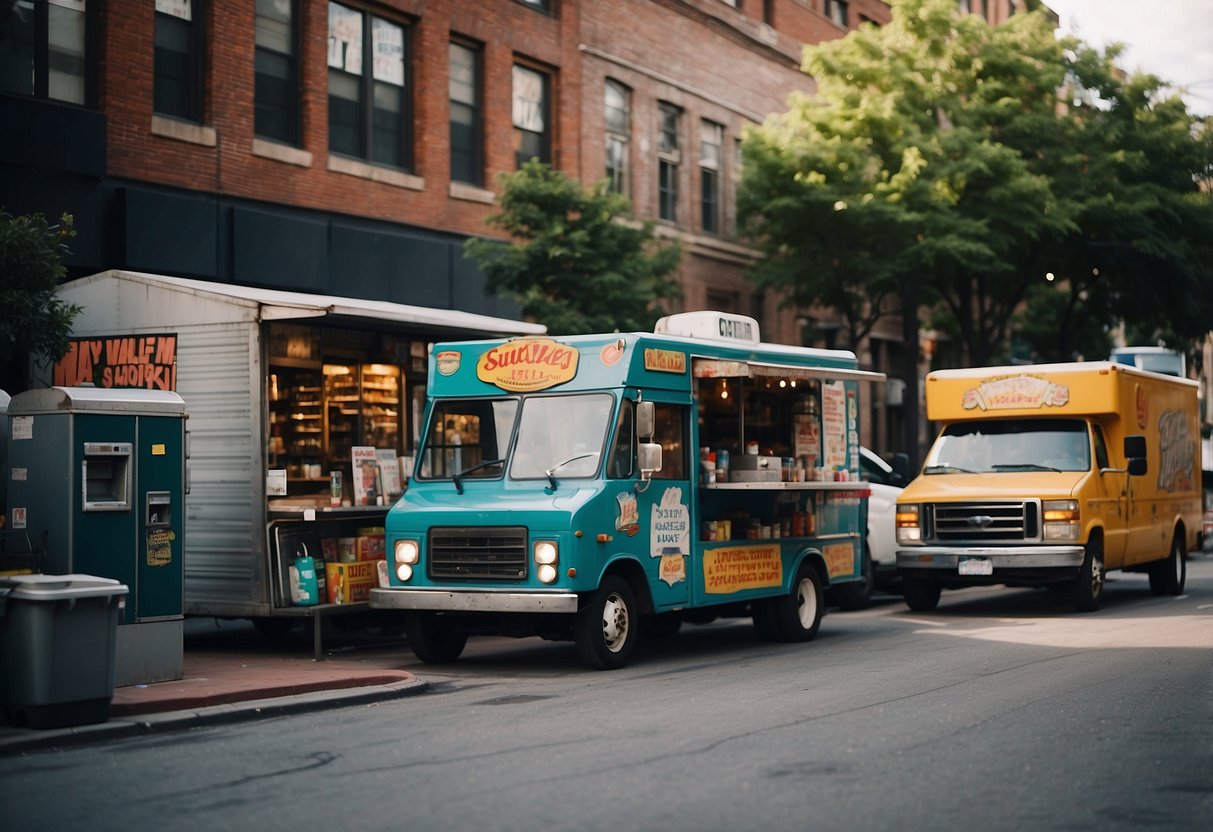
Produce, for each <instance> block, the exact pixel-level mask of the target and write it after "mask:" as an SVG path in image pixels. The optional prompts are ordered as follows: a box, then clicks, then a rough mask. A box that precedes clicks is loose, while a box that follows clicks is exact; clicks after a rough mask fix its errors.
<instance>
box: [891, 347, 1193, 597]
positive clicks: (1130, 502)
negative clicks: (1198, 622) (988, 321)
mask: <svg viewBox="0 0 1213 832" xmlns="http://www.w3.org/2000/svg"><path fill="white" fill-rule="evenodd" d="M1196 394H1197V384H1196V382H1194V381H1189V380H1187V379H1181V378H1174V377H1169V376H1164V375H1161V374H1158V373H1152V372H1147V371H1144V370H1137V369H1134V368H1132V367H1127V366H1125V365H1122V364H1118V363H1113V362H1086V363H1070V364H1042V365H1036V366H1019V367H984V368H977V369H966V370H941V371H937V372H934V373H931V374H930V375H928V376H927V381H926V400H927V418H928V419H930V420H932V421H937V422H940V423H941V428H940V431H939V435H938V437H937V438H936V440H935V443H934V444H933V445H932V447H931V450H930V451H929V452H928V454H927V458H926V460H925V462H924V465H923V469H922V472H921V473H920V475H919V476H918V477H916V478H915V479H914V481H913V482H911V483H910V485H909V486H908V487H907V488H906V489H905V491H904V492H902V494H901V496H900V497H899V498H898V501H897V543H898V551H897V568H898V572H899V573H900V575H901V576H902V580H903V589H904V595H905V601H906V604H907V605H908V606H909V607H910V608H911V609H913V610H917V611H929V610H932V609H934V608H935V606H936V605H937V604H938V603H939V597H940V590H941V589H948V588H955V587H965V586H975V585H983V584H1006V585H1009V586H1050V587H1053V588H1057V589H1060V590H1065V591H1069V592H1070V593H1071V595H1072V597H1073V602H1074V606H1075V608H1076V609H1078V610H1080V611H1090V610H1094V609H1096V608H1097V607H1098V606H1099V602H1100V597H1101V595H1102V593H1103V587H1104V576H1105V573H1106V571H1107V570H1108V569H1123V570H1126V571H1135V572H1147V573H1149V576H1150V589H1151V590H1152V591H1153V592H1154V593H1155V594H1157V595H1178V594H1180V593H1181V592H1183V586H1184V580H1185V578H1186V574H1187V567H1186V563H1185V559H1186V557H1187V552H1188V551H1190V550H1192V549H1195V548H1197V547H1199V546H1200V545H1201V543H1200V537H1201V534H1202V530H1201V492H1200V468H1201V466H1200V446H1199V440H1200V431H1199V426H1198V415H1197V399H1196Z"/></svg>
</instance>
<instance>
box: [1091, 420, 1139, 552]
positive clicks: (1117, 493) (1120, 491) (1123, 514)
mask: <svg viewBox="0 0 1213 832" xmlns="http://www.w3.org/2000/svg"><path fill="white" fill-rule="evenodd" d="M1091 435H1092V440H1093V442H1094V445H1095V475H1096V478H1097V481H1096V483H1095V488H1094V492H1093V495H1094V496H1093V497H1092V498H1091V499H1090V500H1088V504H1087V508H1088V510H1090V511H1091V512H1093V513H1094V515H1095V517H1096V518H1097V519H1099V520H1100V521H1101V523H1102V525H1103V529H1104V544H1103V546H1104V564H1105V565H1106V566H1107V568H1109V569H1118V568H1120V566H1121V565H1122V564H1123V563H1124V557H1125V541H1126V540H1127V539H1128V535H1129V530H1128V494H1127V491H1126V484H1127V482H1128V479H1129V475H1128V474H1127V473H1125V472H1123V471H1120V470H1118V469H1115V468H1112V467H1111V464H1110V462H1109V459H1108V443H1107V439H1106V437H1105V436H1104V432H1103V428H1102V427H1101V426H1100V425H1098V424H1092V425H1091Z"/></svg>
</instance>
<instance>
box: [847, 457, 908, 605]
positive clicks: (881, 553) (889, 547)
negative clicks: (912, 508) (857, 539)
mask: <svg viewBox="0 0 1213 832" xmlns="http://www.w3.org/2000/svg"><path fill="white" fill-rule="evenodd" d="M894 461H895V462H896V463H897V469H894V467H893V466H892V465H890V464H889V463H887V462H885V461H884V460H883V459H881V458H880V456H879V455H878V454H876V453H875V452H874V451H871V450H868V449H867V448H864V447H860V449H859V476H860V478H861V479H863V481H864V482H866V483H868V484H869V485H870V486H871V489H872V495H871V497H869V498H868V536H867V544H866V548H865V550H864V553H863V554H864V567H865V569H866V574H867V579H866V580H864V581H861V582H859V583H856V584H850V585H848V586H845V587H839V588H838V591H837V593H836V595H835V597H834V602H835V603H836V604H837V605H838V607H839V608H840V609H844V610H859V609H863V608H864V607H866V606H868V604H870V603H871V601H872V590H873V589H882V590H896V589H897V532H896V528H895V518H896V514H897V495H898V494H900V493H901V491H902V489H903V488H904V487H905V485H906V483H907V482H908V481H909V475H908V469H909V460H908V458H907V457H906V456H905V454H898V455H897V458H896V459H895V460H894Z"/></svg>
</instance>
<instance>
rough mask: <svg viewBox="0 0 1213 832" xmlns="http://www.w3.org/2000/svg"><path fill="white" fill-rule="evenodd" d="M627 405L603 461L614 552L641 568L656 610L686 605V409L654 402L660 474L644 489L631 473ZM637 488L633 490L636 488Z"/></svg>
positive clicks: (631, 439)
mask: <svg viewBox="0 0 1213 832" xmlns="http://www.w3.org/2000/svg"><path fill="white" fill-rule="evenodd" d="M632 410H633V405H632V403H631V402H630V401H625V402H624V405H623V408H622V409H621V412H620V420H619V425H618V427H617V430H616V438H615V442H614V445H613V450H612V453H611V458H610V459H609V460H608V461H607V477H608V482H609V483H610V485H609V486H608V487H609V488H611V489H612V490H614V491H615V500H616V502H617V503H618V516H617V520H616V523H615V528H616V544H617V545H616V549H617V550H619V549H622V550H624V551H627V552H628V553H630V554H632V555H633V556H635V557H637V558H638V559H639V560H640V561H641V563H642V565H643V566H644V571H645V575H646V577H647V578H648V584H649V591H650V593H651V594H652V597H653V604H654V606H655V607H656V608H657V609H658V611H662V610H668V609H670V608H671V607H675V606H680V605H682V604H685V603H687V600H688V598H689V596H690V592H689V590H688V583H687V582H688V575H689V573H688V570H689V568H690V560H691V539H692V538H691V528H692V519H693V518H692V498H693V494H692V492H691V481H690V473H689V471H690V468H689V460H688V456H687V437H688V436H689V435H690V433H689V430H688V424H687V414H688V412H689V408H688V407H687V406H686V405H682V404H676V403H672V402H657V403H655V407H654V411H655V416H656V419H655V422H656V432H655V433H654V435H653V438H652V441H653V442H656V443H658V444H660V445H661V448H662V454H661V462H662V467H661V470H660V471H658V472H656V473H655V474H654V475H653V477H652V479H651V480H650V481H649V482H648V485H647V486H644V485H641V484H640V478H639V471H638V470H635V456H636V454H635V448H636V439H635V434H634V432H633V427H632V425H633V424H634V422H633V421H632V419H631V413H632ZM638 486H639V487H638Z"/></svg>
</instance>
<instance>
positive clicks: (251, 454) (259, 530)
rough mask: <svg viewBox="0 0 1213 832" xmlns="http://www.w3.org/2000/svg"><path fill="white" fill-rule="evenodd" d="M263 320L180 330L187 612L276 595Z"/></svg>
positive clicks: (218, 608)
mask: <svg viewBox="0 0 1213 832" xmlns="http://www.w3.org/2000/svg"><path fill="white" fill-rule="evenodd" d="M262 383H263V382H262V373H261V356H260V346H259V343H258V338H257V325H256V324H249V323H232V324H212V325H207V326H201V327H182V328H180V329H179V330H178V345H177V392H178V393H179V394H180V395H181V398H182V399H184V400H185V406H186V410H187V411H188V413H189V421H188V422H187V423H186V428H187V430H189V432H190V460H189V469H190V493H189V495H188V496H187V497H186V501H185V506H186V516H185V605H186V612H190V613H201V614H206V613H215V614H221V613H223V612H227V611H228V610H225V609H223V608H222V605H223V604H224V603H238V604H239V603H250V602H251V603H253V604H261V603H268V602H269V588H268V583H267V579H266V575H265V574H264V572H265V567H264V554H263V553H264V550H265V522H264V506H265V473H264V470H263V468H264V466H263V464H262V462H261V460H262V448H261V444H262V443H261V389H260V388H261V385H262Z"/></svg>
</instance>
